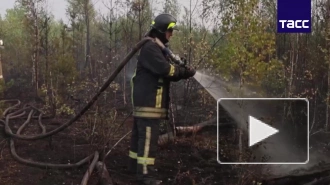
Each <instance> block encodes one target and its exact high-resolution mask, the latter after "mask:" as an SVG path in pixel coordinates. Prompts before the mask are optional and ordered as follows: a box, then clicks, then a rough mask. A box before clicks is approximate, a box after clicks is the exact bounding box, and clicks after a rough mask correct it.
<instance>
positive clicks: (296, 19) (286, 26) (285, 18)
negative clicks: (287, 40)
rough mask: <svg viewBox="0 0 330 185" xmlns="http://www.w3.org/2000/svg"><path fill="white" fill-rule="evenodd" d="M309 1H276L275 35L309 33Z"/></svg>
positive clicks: (310, 25)
mask: <svg viewBox="0 0 330 185" xmlns="http://www.w3.org/2000/svg"><path fill="white" fill-rule="evenodd" d="M311 4H312V2H311V0H277V33H310V32H311V30H312V29H311V28H312V24H311V9H312V5H311Z"/></svg>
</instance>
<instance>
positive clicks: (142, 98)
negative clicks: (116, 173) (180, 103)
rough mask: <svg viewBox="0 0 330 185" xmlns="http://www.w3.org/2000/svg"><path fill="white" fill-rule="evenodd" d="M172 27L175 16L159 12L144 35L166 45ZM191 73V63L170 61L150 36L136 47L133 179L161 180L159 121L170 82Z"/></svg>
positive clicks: (164, 115)
mask: <svg viewBox="0 0 330 185" xmlns="http://www.w3.org/2000/svg"><path fill="white" fill-rule="evenodd" d="M173 30H177V28H176V19H175V18H174V17H173V16H172V15H170V14H160V15H158V16H157V17H156V18H155V19H154V21H152V24H151V29H150V31H149V32H148V34H147V35H146V36H149V37H151V38H156V37H157V38H158V39H159V40H160V41H161V42H162V43H163V44H164V45H167V44H168V42H169V39H170V37H171V36H172V34H173ZM195 73H196V71H195V70H194V69H193V68H191V67H181V66H176V65H173V64H171V63H170V62H169V60H168V59H167V57H166V56H165V54H164V53H163V52H162V50H161V48H160V47H159V45H157V44H156V43H155V42H153V41H152V40H151V41H147V42H146V43H145V44H144V45H143V46H142V48H141V49H140V53H139V56H138V61H137V66H136V69H135V72H134V75H133V77H132V79H131V89H132V104H133V117H134V124H133V128H132V136H131V145H130V150H129V171H130V172H132V173H135V174H136V175H137V181H138V182H139V183H140V184H142V185H158V184H161V181H160V180H157V177H156V174H155V169H154V164H155V157H156V154H157V147H158V137H159V127H160V123H161V121H162V120H167V119H168V109H169V101H170V96H169V90H170V89H169V88H170V82H171V81H179V80H181V79H188V78H190V77H193V76H194V75H195Z"/></svg>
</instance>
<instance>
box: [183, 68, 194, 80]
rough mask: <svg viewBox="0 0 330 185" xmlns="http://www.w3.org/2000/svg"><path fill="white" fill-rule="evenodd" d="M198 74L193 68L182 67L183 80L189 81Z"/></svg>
mask: <svg viewBox="0 0 330 185" xmlns="http://www.w3.org/2000/svg"><path fill="white" fill-rule="evenodd" d="M195 74H196V70H195V69H194V68H192V67H180V76H181V77H182V78H183V79H188V78H190V77H193V76H194V75H195Z"/></svg>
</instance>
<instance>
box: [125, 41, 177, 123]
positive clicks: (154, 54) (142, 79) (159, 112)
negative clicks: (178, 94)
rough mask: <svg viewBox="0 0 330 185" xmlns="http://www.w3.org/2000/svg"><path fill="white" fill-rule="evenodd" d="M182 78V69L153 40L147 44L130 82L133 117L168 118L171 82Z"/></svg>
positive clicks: (141, 50)
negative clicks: (173, 63) (172, 62)
mask: <svg viewBox="0 0 330 185" xmlns="http://www.w3.org/2000/svg"><path fill="white" fill-rule="evenodd" d="M180 79H182V77H181V75H180V68H179V67H178V66H175V65H172V64H171V63H170V62H169V60H168V59H167V58H166V56H165V55H164V54H163V52H162V50H161V48H160V47H159V46H158V45H157V44H156V43H155V42H154V41H147V42H146V43H145V44H144V45H143V46H142V48H141V49H140V53H139V56H138V62H137V67H136V69H135V72H134V74H133V77H132V79H131V88H132V103H133V116H135V117H140V118H151V119H152V118H153V119H160V118H161V119H168V108H169V102H170V96H169V90H170V82H171V81H179V80H180Z"/></svg>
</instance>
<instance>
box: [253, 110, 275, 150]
mask: <svg viewBox="0 0 330 185" xmlns="http://www.w3.org/2000/svg"><path fill="white" fill-rule="evenodd" d="M278 132H279V131H278V130H277V129H275V128H273V127H271V126H269V125H267V124H265V123H264V122H262V121H260V120H258V119H256V118H254V117H253V116H249V147H251V146H253V145H255V144H257V143H259V142H260V141H263V140H264V139H266V138H268V137H270V136H272V135H274V134H276V133H278Z"/></svg>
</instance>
